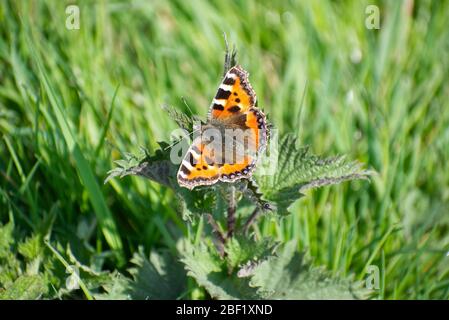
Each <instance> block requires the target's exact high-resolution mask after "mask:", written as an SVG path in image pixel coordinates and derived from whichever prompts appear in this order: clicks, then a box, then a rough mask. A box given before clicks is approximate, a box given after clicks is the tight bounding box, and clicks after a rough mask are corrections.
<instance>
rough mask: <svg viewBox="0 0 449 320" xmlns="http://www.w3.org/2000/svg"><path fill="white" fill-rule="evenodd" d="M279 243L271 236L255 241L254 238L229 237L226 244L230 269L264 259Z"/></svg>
mask: <svg viewBox="0 0 449 320" xmlns="http://www.w3.org/2000/svg"><path fill="white" fill-rule="evenodd" d="M276 245H277V243H276V242H275V241H274V240H273V239H271V238H264V239H262V240H261V241H255V240H254V239H253V238H248V237H243V236H238V237H233V238H231V239H229V240H228V241H227V242H226V245H225V252H226V261H227V262H228V268H229V270H233V269H234V268H236V267H238V266H241V265H243V264H246V263H248V262H250V261H256V260H261V261H262V260H264V259H266V258H267V257H269V256H271V255H272V254H273V252H274V249H275V247H276Z"/></svg>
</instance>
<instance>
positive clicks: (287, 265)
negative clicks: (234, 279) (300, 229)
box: [250, 240, 370, 300]
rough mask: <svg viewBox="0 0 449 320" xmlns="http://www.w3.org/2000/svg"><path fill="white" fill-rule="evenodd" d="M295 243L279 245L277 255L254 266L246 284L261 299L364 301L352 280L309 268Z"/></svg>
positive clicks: (361, 289)
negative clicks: (253, 288)
mask: <svg viewBox="0 0 449 320" xmlns="http://www.w3.org/2000/svg"><path fill="white" fill-rule="evenodd" d="M296 247H297V246H296V241H295V240H292V241H290V242H287V243H286V244H285V245H283V248H282V250H280V252H279V254H278V256H276V257H270V258H268V259H267V260H265V261H263V262H261V263H260V264H258V265H256V266H255V267H254V268H253V269H252V271H251V272H250V277H251V281H250V285H251V286H253V287H256V288H258V289H257V293H258V295H259V296H260V297H261V298H262V299H295V300H303V299H332V300H337V299H338V300H341V299H345V300H346V299H366V298H367V297H368V295H369V293H370V291H369V290H368V289H365V288H364V287H363V286H362V282H355V281H353V280H352V278H337V277H333V276H331V274H330V273H329V272H327V271H325V269H324V268H317V267H313V266H312V265H311V264H310V261H309V260H308V259H307V257H306V256H305V254H303V253H299V252H297V250H296Z"/></svg>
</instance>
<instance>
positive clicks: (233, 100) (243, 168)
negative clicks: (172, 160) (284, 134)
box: [178, 66, 267, 189]
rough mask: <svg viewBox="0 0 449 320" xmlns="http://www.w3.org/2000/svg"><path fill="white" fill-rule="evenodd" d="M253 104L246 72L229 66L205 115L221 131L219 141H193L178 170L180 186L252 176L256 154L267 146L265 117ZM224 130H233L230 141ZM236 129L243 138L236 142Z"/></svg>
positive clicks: (254, 99)
mask: <svg viewBox="0 0 449 320" xmlns="http://www.w3.org/2000/svg"><path fill="white" fill-rule="evenodd" d="M255 104H256V94H255V92H254V90H253V88H252V87H251V84H250V83H249V80H248V73H247V72H246V71H245V70H244V69H242V68H241V67H240V66H234V67H232V68H231V69H230V70H229V71H228V72H227V73H226V75H225V77H224V79H223V81H222V83H221V84H220V87H219V89H218V91H217V94H216V95H215V98H214V100H213V101H212V104H211V107H210V110H209V115H208V120H209V121H208V122H209V128H213V129H216V130H218V131H220V133H221V134H222V135H221V136H222V139H220V140H215V141H214V142H213V143H207V141H206V140H207V139H205V138H204V135H203V134H202V135H201V136H200V137H198V138H196V139H195V140H194V141H193V143H192V146H191V147H190V149H189V150H188V152H187V154H186V156H185V158H184V160H183V161H182V163H181V166H180V168H179V171H178V182H179V184H180V185H181V186H184V187H187V188H189V189H193V188H194V187H195V186H199V185H212V184H215V183H216V182H217V181H219V180H221V181H225V182H233V181H235V180H238V179H242V178H248V177H250V176H251V174H252V171H253V170H254V167H255V164H256V161H257V159H258V154H260V153H261V152H262V151H263V150H264V149H265V146H266V144H267V123H266V119H265V115H264V114H263V112H262V111H260V110H259V109H258V108H257V107H255ZM223 128H224V129H234V130H231V132H232V134H233V137H231V138H229V133H226V132H227V131H226V130H222V129H223ZM236 129H239V130H240V131H241V132H243V133H242V134H243V137H244V138H243V139H237V142H236V139H234V137H235V130H236ZM224 131H225V132H224ZM239 147H241V148H239ZM236 149H238V150H236ZM241 150H243V151H241ZM229 155H231V156H229Z"/></svg>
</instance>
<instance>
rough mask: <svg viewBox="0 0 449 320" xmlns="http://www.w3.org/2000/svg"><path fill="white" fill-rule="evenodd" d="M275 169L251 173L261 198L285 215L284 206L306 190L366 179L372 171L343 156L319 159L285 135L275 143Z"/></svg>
mask: <svg viewBox="0 0 449 320" xmlns="http://www.w3.org/2000/svg"><path fill="white" fill-rule="evenodd" d="M278 149H279V150H282V152H280V153H279V157H278V163H277V170H276V172H275V174H273V175H258V174H257V171H256V174H255V178H256V181H257V183H258V185H259V190H260V191H261V193H262V194H263V196H264V198H265V199H267V200H268V201H270V202H272V203H274V204H275V205H276V207H277V212H278V213H280V214H288V211H287V209H288V208H289V207H290V205H291V204H292V203H293V202H295V201H296V200H298V199H299V198H300V197H301V196H302V194H301V191H304V190H306V189H311V188H316V187H321V186H325V185H331V184H337V183H340V182H343V181H347V180H354V179H367V178H368V177H369V175H370V174H371V173H372V172H370V171H367V170H363V169H362V166H361V164H360V163H358V162H351V161H347V160H346V159H345V158H344V157H333V158H322V157H319V156H315V155H312V154H310V152H309V149H308V148H307V147H303V148H298V147H297V144H296V138H295V137H294V136H293V135H292V134H287V135H285V136H283V137H282V138H281V141H280V143H279V148H278Z"/></svg>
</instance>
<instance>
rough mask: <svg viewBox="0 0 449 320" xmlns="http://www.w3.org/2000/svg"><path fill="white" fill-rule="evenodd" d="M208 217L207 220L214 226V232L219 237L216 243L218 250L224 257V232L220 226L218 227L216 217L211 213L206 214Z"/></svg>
mask: <svg viewBox="0 0 449 320" xmlns="http://www.w3.org/2000/svg"><path fill="white" fill-rule="evenodd" d="M206 219H207V222H208V223H209V224H210V226H211V227H212V233H214V234H215V235H216V237H217V240H218V241H217V242H216V243H215V245H216V247H217V251H218V253H219V254H220V256H221V257H223V256H224V244H225V242H226V239H225V237H224V235H223V233H221V231H220V228H219V227H218V224H217V222H216V221H215V219H214V217H212V215H211V214H210V213H207V214H206Z"/></svg>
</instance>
